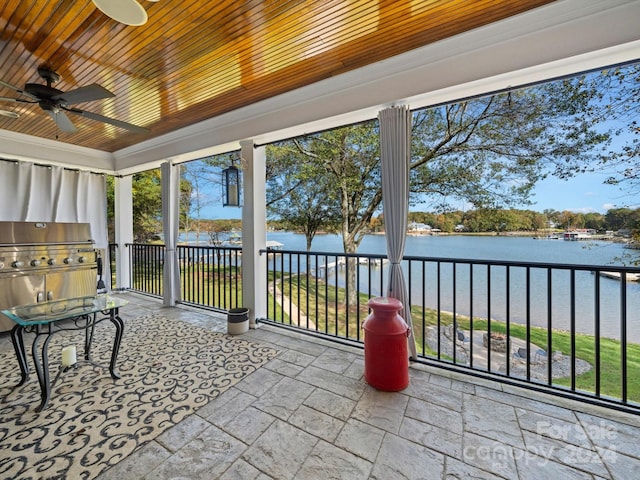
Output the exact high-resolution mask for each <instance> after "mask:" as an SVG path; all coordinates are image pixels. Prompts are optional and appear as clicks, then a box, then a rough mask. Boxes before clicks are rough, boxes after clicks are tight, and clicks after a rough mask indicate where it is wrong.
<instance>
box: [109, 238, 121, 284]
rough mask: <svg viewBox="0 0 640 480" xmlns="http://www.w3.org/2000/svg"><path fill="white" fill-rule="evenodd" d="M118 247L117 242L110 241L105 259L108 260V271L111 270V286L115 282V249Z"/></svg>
mask: <svg viewBox="0 0 640 480" xmlns="http://www.w3.org/2000/svg"><path fill="white" fill-rule="evenodd" d="M117 248H118V244H117V243H110V244H109V248H108V249H107V255H108V258H107V261H108V262H109V271H110V272H111V286H112V287H113V286H114V285H115V284H116V276H117V274H116V249H117Z"/></svg>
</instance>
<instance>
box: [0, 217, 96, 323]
mask: <svg viewBox="0 0 640 480" xmlns="http://www.w3.org/2000/svg"><path fill="white" fill-rule="evenodd" d="M93 244H94V242H93V240H92V239H91V229H90V225H89V224H88V223H55V222H51V223H44V222H41V223H37V222H0V310H3V309H6V308H11V307H15V306H18V305H26V304H31V303H38V302H44V301H49V300H61V299H64V298H73V297H82V296H89V295H95V294H96V278H97V277H96V273H97V260H98V256H99V251H98V250H96V249H95V248H94V247H93ZM13 325H14V324H13V322H12V321H11V320H9V319H8V318H6V317H5V316H4V315H2V314H0V331H7V330H10V329H11V328H12V327H13Z"/></svg>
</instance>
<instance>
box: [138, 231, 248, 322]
mask: <svg viewBox="0 0 640 480" xmlns="http://www.w3.org/2000/svg"><path fill="white" fill-rule="evenodd" d="M127 247H128V248H129V252H130V257H129V258H130V262H131V263H130V267H131V268H130V272H131V279H130V280H131V289H132V290H134V291H137V292H140V293H144V294H147V295H152V296H156V297H162V295H163V284H164V279H163V268H164V251H165V246H164V245H158V244H139V243H137V244H127ZM176 252H177V254H178V262H179V266H180V283H181V294H182V299H181V302H182V303H185V304H189V305H195V306H200V307H207V308H211V309H214V310H220V311H226V310H229V309H231V308H236V307H239V306H241V305H242V249H241V248H239V247H213V246H184V245H179V246H178V247H177V248H176Z"/></svg>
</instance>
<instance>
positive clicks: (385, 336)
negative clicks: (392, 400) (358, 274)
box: [362, 297, 409, 392]
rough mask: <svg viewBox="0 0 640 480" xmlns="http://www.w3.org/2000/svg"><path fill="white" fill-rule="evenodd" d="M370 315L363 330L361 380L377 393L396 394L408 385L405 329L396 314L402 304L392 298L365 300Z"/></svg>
mask: <svg viewBox="0 0 640 480" xmlns="http://www.w3.org/2000/svg"><path fill="white" fill-rule="evenodd" d="M368 305H369V308H371V310H372V312H371V314H370V315H369V316H368V317H367V318H366V320H365V321H364V323H363V324H362V328H363V329H364V379H365V380H366V381H367V383H368V384H369V385H371V386H372V387H374V388H377V389H378V390H385V391H388V392H397V391H399V390H402V389H404V388H407V386H408V385H409V353H408V350H407V337H408V336H409V327H408V326H407V324H406V323H405V321H404V320H403V319H402V317H401V316H400V315H399V314H398V312H399V311H400V310H402V303H401V302H400V301H399V300H396V299H395V298H387V297H377V298H372V299H371V300H369V303H368Z"/></svg>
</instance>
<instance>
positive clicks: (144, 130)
mask: <svg viewBox="0 0 640 480" xmlns="http://www.w3.org/2000/svg"><path fill="white" fill-rule="evenodd" d="M65 110H66V111H67V112H71V113H75V114H76V115H81V116H83V117H87V118H90V119H91V120H97V121H98V122H103V123H108V124H110V125H113V126H115V127H120V128H124V129H126V130H129V131H132V132H136V133H147V132H148V131H149V129H148V128H144V127H139V126H137V125H133V124H132V123H127V122H122V121H120V120H116V119H115V118H109V117H105V116H104V115H100V114H98V113H93V112H85V111H84V110H80V109H79V108H65Z"/></svg>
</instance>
